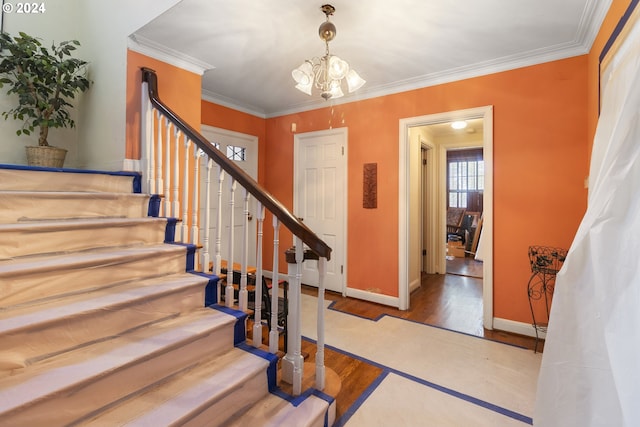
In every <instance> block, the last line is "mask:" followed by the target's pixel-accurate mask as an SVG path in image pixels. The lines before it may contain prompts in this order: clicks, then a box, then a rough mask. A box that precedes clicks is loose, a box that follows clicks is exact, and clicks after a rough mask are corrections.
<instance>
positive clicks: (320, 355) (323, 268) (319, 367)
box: [316, 257, 327, 391]
mask: <svg viewBox="0 0 640 427" xmlns="http://www.w3.org/2000/svg"><path fill="white" fill-rule="evenodd" d="M326 272H327V259H326V258H323V257H320V259H319V260H318V322H317V325H316V326H317V328H318V330H317V334H318V341H317V342H316V389H318V390H320V391H322V390H324V386H325V368H324V310H325V308H324V278H325V274H326Z"/></svg>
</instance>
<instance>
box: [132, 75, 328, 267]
mask: <svg viewBox="0 0 640 427" xmlns="http://www.w3.org/2000/svg"><path fill="white" fill-rule="evenodd" d="M142 82H143V83H147V85H148V91H149V100H150V101H151V104H152V105H153V106H154V107H155V108H156V109H157V110H159V111H160V112H161V113H162V114H163V115H164V116H165V117H166V118H167V120H169V121H170V122H171V123H173V125H174V126H175V127H177V128H178V129H180V130H181V131H182V133H183V134H185V135H186V136H187V138H189V139H190V140H191V141H193V143H194V144H196V145H197V146H198V148H199V149H201V150H202V151H204V152H205V153H206V154H207V155H208V156H209V158H211V159H213V161H214V162H215V163H217V164H218V165H220V167H221V168H222V170H224V171H225V172H226V173H227V174H229V175H230V176H231V177H232V178H233V179H234V180H236V182H238V183H239V184H240V185H242V186H243V187H244V188H245V189H247V191H248V192H249V193H250V194H251V195H252V196H253V197H255V198H256V200H258V201H259V202H260V203H262V205H263V206H264V207H265V208H266V209H267V210H268V211H270V212H271V213H272V214H273V215H274V216H276V217H277V218H278V220H280V222H281V223H282V224H283V225H284V226H285V227H287V229H289V231H291V232H292V233H293V234H294V235H295V236H297V237H299V238H300V239H302V241H303V242H304V244H305V245H307V246H308V247H309V249H311V250H312V251H313V252H314V253H316V254H317V255H318V256H320V257H324V258H326V259H327V260H329V259H331V248H330V247H329V246H328V245H327V244H326V243H325V242H324V241H323V240H322V239H320V238H319V237H318V236H317V235H316V234H315V233H314V232H313V231H311V230H310V229H309V228H308V227H307V226H306V225H305V224H304V223H303V222H302V221H300V220H299V219H298V218H296V217H295V216H294V215H293V214H292V213H291V211H289V210H288V209H287V208H286V207H285V206H284V205H283V204H282V203H280V201H279V200H278V199H276V198H275V197H274V196H273V195H271V193H269V192H268V191H266V190H265V189H264V188H262V186H261V185H260V184H258V183H257V182H256V181H255V180H254V179H253V178H252V177H251V176H249V175H248V174H247V173H246V172H245V171H243V170H242V169H240V168H239V167H238V166H237V165H236V164H235V163H233V161H231V160H229V159H228V158H227V157H226V156H225V155H223V154H222V153H221V152H220V150H218V149H217V148H216V147H215V146H214V145H213V144H211V143H210V142H209V141H208V140H207V139H206V138H205V137H204V136H202V135H201V134H200V132H198V131H197V130H195V129H194V128H193V127H191V126H190V125H189V124H188V123H186V122H185V121H184V120H182V119H181V118H180V116H178V115H177V114H176V113H175V112H174V111H173V110H171V109H170V108H169V107H168V106H167V105H166V104H164V103H163V102H162V101H161V100H160V96H159V94H158V76H157V75H156V72H155V71H154V70H152V69H150V68H146V67H142Z"/></svg>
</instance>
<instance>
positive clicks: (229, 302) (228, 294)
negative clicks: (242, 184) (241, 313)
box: [224, 178, 236, 307]
mask: <svg viewBox="0 0 640 427" xmlns="http://www.w3.org/2000/svg"><path fill="white" fill-rule="evenodd" d="M235 193H236V180H235V179H233V178H231V180H230V181H229V256H228V257H227V287H226V289H225V294H224V298H225V302H226V306H227V307H231V306H233V250H234V247H233V244H234V241H233V240H234V238H233V235H234V231H235V230H234V229H233V228H234V215H233V210H234V208H235V200H234V199H235Z"/></svg>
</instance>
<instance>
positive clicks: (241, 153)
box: [212, 142, 247, 162]
mask: <svg viewBox="0 0 640 427" xmlns="http://www.w3.org/2000/svg"><path fill="white" fill-rule="evenodd" d="M212 144H213V146H214V147H216V148H217V149H218V150H219V149H220V143H219V142H212ZM226 155H227V159H229V160H235V161H236V162H244V161H246V160H247V158H246V148H245V147H240V146H236V145H227V152H226Z"/></svg>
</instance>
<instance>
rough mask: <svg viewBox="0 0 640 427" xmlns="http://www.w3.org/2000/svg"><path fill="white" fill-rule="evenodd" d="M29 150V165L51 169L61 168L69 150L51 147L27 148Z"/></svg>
mask: <svg viewBox="0 0 640 427" xmlns="http://www.w3.org/2000/svg"><path fill="white" fill-rule="evenodd" d="M25 148H26V150H27V164H28V165H29V166H44V167H49V168H61V167H62V166H63V165H64V158H65V156H66V155H67V150H65V149H64V148H58V147H51V146H36V147H25Z"/></svg>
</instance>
